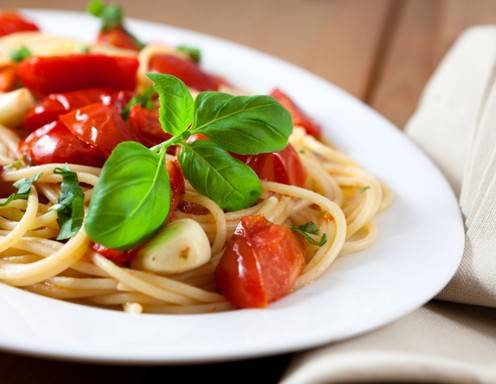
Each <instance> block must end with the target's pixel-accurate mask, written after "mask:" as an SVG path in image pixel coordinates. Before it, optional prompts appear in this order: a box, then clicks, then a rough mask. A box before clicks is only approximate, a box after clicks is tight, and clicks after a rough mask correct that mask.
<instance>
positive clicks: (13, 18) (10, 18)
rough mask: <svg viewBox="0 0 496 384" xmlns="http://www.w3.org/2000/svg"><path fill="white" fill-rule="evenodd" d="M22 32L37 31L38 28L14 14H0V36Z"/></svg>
mask: <svg viewBox="0 0 496 384" xmlns="http://www.w3.org/2000/svg"><path fill="white" fill-rule="evenodd" d="M23 31H39V28H38V26H37V25H36V24H34V23H32V22H30V21H28V20H26V19H24V18H23V17H22V16H21V15H19V14H18V13H16V12H0V36H5V35H9V34H11V33H15V32H23Z"/></svg>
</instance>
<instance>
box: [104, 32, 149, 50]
mask: <svg viewBox="0 0 496 384" xmlns="http://www.w3.org/2000/svg"><path fill="white" fill-rule="evenodd" d="M96 41H97V42H98V43H102V44H109V45H113V46H114V47H118V48H124V49H131V50H133V51H139V50H140V46H139V44H137V43H136V40H135V39H134V38H133V37H132V36H131V35H129V33H127V31H126V30H125V29H124V28H122V27H121V26H118V27H114V28H110V29H106V30H102V31H100V33H99V34H98V37H97V39H96Z"/></svg>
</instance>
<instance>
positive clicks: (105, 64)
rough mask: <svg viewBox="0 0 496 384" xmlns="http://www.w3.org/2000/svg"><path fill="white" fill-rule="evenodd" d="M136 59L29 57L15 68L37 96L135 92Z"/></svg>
mask: <svg viewBox="0 0 496 384" xmlns="http://www.w3.org/2000/svg"><path fill="white" fill-rule="evenodd" d="M137 69H138V60H137V59H136V58H134V57H122V56H119V57H118V56H106V55H100V54H92V53H89V54H81V55H68V56H51V57H31V58H27V59H26V60H23V61H22V62H21V63H20V64H19V65H18V66H17V75H18V76H19V78H20V79H21V81H22V82H23V83H24V85H25V86H26V87H27V88H29V90H31V91H32V92H33V93H35V94H36V95H47V94H50V93H58V92H70V91H75V90H79V89H84V88H96V87H103V88H112V89H124V90H134V88H135V86H136V71H137Z"/></svg>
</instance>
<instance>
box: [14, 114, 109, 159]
mask: <svg viewBox="0 0 496 384" xmlns="http://www.w3.org/2000/svg"><path fill="white" fill-rule="evenodd" d="M19 150H20V152H21V153H22V154H23V155H25V156H27V157H28V158H29V159H31V162H32V163H33V164H35V165H40V164H50V163H72V164H81V165H91V166H95V167H101V166H102V165H103V163H104V162H105V158H104V157H103V156H102V155H101V154H100V152H98V151H97V150H95V149H93V148H92V147H90V146H89V145H88V144H86V143H84V142H82V141H81V140H79V139H78V138H77V137H75V136H74V135H73V134H72V133H71V132H70V131H69V130H68V129H67V128H66V127H65V126H64V125H63V124H62V123H61V122H60V121H58V120H57V121H54V122H52V123H49V124H47V125H45V126H43V127H41V128H38V129H37V130H36V131H34V132H32V133H31V134H30V135H29V136H28V137H27V138H26V140H24V141H23V142H21V144H20V146H19Z"/></svg>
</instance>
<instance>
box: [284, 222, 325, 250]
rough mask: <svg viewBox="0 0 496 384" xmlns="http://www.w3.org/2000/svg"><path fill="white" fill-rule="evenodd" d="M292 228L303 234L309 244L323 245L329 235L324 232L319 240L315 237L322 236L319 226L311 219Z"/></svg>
mask: <svg viewBox="0 0 496 384" xmlns="http://www.w3.org/2000/svg"><path fill="white" fill-rule="evenodd" d="M291 230H292V231H293V232H296V233H298V234H299V235H301V236H303V238H304V239H305V240H306V242H307V243H309V244H312V245H316V246H318V247H321V246H323V245H324V244H325V243H327V236H326V234H325V233H324V234H322V236H321V237H320V239H318V240H316V239H315V236H320V231H319V228H318V227H317V226H316V225H315V223H314V222H312V221H309V222H308V223H305V224H301V225H298V226H292V227H291Z"/></svg>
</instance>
